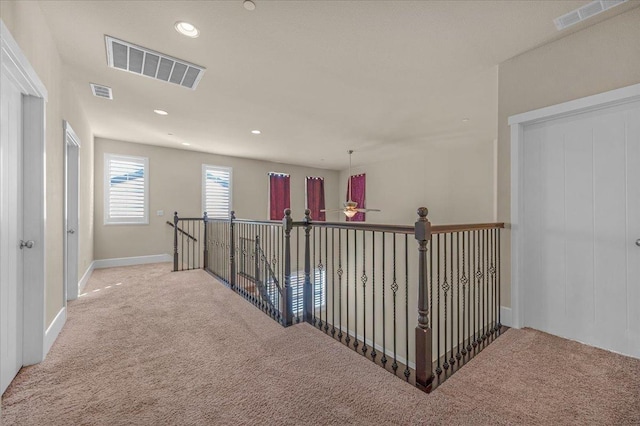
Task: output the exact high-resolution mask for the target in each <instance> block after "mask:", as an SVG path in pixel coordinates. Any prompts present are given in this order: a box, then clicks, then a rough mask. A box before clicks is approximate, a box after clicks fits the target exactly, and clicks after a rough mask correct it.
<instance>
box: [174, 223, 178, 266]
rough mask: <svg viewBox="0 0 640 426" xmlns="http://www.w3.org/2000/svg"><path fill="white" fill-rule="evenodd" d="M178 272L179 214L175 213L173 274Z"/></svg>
mask: <svg viewBox="0 0 640 426" xmlns="http://www.w3.org/2000/svg"><path fill="white" fill-rule="evenodd" d="M177 270H178V212H173V272H175V271H177Z"/></svg>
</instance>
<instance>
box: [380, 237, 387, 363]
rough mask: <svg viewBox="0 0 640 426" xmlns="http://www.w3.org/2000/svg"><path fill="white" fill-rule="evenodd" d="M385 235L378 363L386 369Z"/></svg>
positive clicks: (385, 240) (384, 242)
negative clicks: (380, 351) (380, 341)
mask: <svg viewBox="0 0 640 426" xmlns="http://www.w3.org/2000/svg"><path fill="white" fill-rule="evenodd" d="M386 242H387V239H386V233H385V232H383V233H382V358H380V362H381V363H382V366H383V367H385V368H386V366H387V339H386V336H387V309H386V303H385V301H386V298H385V288H386V285H385V282H386V274H385V266H386V263H387V258H386V257H385V246H386Z"/></svg>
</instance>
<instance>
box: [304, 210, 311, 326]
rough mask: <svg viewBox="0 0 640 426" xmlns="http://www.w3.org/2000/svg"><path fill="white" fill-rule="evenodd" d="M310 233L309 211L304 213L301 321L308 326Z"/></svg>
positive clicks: (309, 320)
mask: <svg viewBox="0 0 640 426" xmlns="http://www.w3.org/2000/svg"><path fill="white" fill-rule="evenodd" d="M310 233H311V210H309V209H306V210H305V211H304V290H303V292H302V298H303V303H302V304H303V306H304V309H303V312H302V319H303V320H304V321H306V322H308V323H309V324H311V323H312V322H313V287H312V285H311V244H310V242H309V234H310Z"/></svg>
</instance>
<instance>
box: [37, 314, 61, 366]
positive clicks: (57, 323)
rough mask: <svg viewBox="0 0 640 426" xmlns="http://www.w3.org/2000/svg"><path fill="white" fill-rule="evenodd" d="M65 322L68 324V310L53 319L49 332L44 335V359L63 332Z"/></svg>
mask: <svg viewBox="0 0 640 426" xmlns="http://www.w3.org/2000/svg"><path fill="white" fill-rule="evenodd" d="M65 322H67V308H64V307H63V308H62V309H60V312H58V315H56V317H55V318H54V319H53V322H52V323H51V325H50V326H49V328H47V331H45V333H44V354H43V355H44V356H43V357H42V358H43V359H44V357H46V356H47V354H48V353H49V350H50V349H51V346H53V342H55V341H56V339H57V338H58V334H60V332H61V331H62V327H64V324H65Z"/></svg>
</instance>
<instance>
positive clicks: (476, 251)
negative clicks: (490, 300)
mask: <svg viewBox="0 0 640 426" xmlns="http://www.w3.org/2000/svg"><path fill="white" fill-rule="evenodd" d="M478 232H479V231H473V251H474V254H475V256H473V343H472V346H473V347H474V348H476V347H477V346H478V338H477V333H478V323H479V322H480V320H478V316H479V312H480V310H479V309H478V306H479V303H478V292H479V288H478V283H479V279H478V275H479V274H480V269H476V267H478V268H479V267H480V266H479V265H480V257H479V256H480V251H479V249H478Z"/></svg>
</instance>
